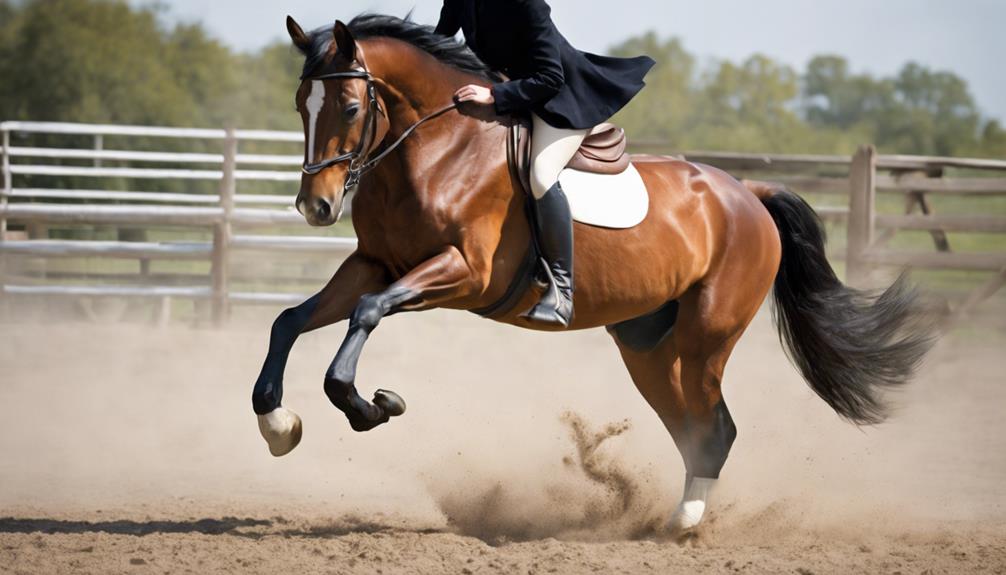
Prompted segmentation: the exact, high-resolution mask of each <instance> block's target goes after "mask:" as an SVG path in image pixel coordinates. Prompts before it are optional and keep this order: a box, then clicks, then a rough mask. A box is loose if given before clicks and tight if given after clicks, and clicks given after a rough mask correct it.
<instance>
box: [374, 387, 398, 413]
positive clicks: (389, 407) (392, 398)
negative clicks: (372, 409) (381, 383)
mask: <svg viewBox="0 0 1006 575" xmlns="http://www.w3.org/2000/svg"><path fill="white" fill-rule="evenodd" d="M374 405H377V406H378V407H380V408H381V409H383V410H384V413H387V414H388V415H389V416H391V417H398V416H399V415H401V414H403V413H405V400H404V399H402V396H400V395H398V394H397V393H395V392H394V391H388V390H386V389H378V390H377V392H375V393H374Z"/></svg>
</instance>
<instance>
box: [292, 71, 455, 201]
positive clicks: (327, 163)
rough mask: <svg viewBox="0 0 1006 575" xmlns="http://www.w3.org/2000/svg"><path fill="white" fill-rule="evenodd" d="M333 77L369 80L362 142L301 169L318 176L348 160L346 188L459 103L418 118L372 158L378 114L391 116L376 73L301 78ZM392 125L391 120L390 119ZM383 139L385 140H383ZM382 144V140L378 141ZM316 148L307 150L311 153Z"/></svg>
mask: <svg viewBox="0 0 1006 575" xmlns="http://www.w3.org/2000/svg"><path fill="white" fill-rule="evenodd" d="M330 79H358V80H366V81H367V115H366V117H365V118H364V120H363V122H364V124H363V132H362V133H361V136H360V141H359V142H357V144H356V147H355V148H353V150H352V151H349V152H346V153H345V154H340V155H338V156H334V157H332V158H327V159H325V160H321V161H320V162H316V163H313V164H312V163H310V162H309V161H305V162H304V167H303V168H302V169H303V171H304V173H305V174H308V175H311V176H313V175H316V174H319V173H321V172H322V171H324V170H326V169H328V168H331V167H332V166H334V165H336V164H341V163H343V162H349V170H348V172H347V175H346V183H345V184H344V185H343V188H344V189H345V190H351V189H353V188H355V187H356V186H357V184H359V183H360V178H362V177H363V175H364V174H366V173H367V172H369V171H370V170H373V169H374V168H375V167H377V164H378V163H379V162H380V161H381V160H383V159H384V158H385V157H387V156H388V154H390V153H391V152H393V151H394V150H395V148H397V147H398V146H399V145H400V144H401V143H402V142H404V141H405V139H406V138H408V137H409V136H411V135H412V132H414V131H416V128H418V127H419V126H421V125H422V124H424V123H426V122H428V121H430V120H432V119H434V118H436V117H438V116H440V115H442V114H445V113H447V112H449V111H450V110H453V109H455V108H457V107H458V105H457V104H456V103H451V104H450V105H448V106H444V107H443V108H440V109H439V110H437V111H435V112H433V113H432V114H428V115H426V116H424V117H422V118H420V119H419V121H418V122H416V123H415V124H412V125H411V126H409V127H408V128H407V129H406V130H405V131H404V132H402V135H401V136H399V137H398V139H397V140H395V141H394V142H393V143H392V144H391V145H389V146H386V147H385V148H384V150H382V151H381V152H380V153H379V154H377V155H376V156H374V157H372V158H369V159H368V158H367V156H368V155H369V153H370V151H371V150H367V149H366V148H367V147H369V146H368V143H367V140H371V139H374V138H376V137H377V121H378V114H384V118H385V120H387V119H388V116H387V114H386V113H385V112H384V110H382V109H381V105H380V103H379V102H378V101H377V87H376V81H375V79H374V76H373V75H371V73H370V72H369V71H367V70H366V69H359V70H350V71H348V72H329V73H322V74H318V75H307V74H305V75H304V76H301V80H330ZM389 124H390V120H389ZM382 141H383V140H382ZM376 144H380V142H376ZM312 152H313V150H308V154H309V155H310V154H311V153H312Z"/></svg>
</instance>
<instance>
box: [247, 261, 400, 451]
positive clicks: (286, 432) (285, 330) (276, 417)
mask: <svg viewBox="0 0 1006 575" xmlns="http://www.w3.org/2000/svg"><path fill="white" fill-rule="evenodd" d="M386 276H387V272H386V270H385V268H384V266H382V265H380V264H378V263H376V262H373V261H371V260H369V259H367V258H365V257H363V256H360V255H358V254H353V255H351V256H349V258H347V259H346V261H345V262H343V264H342V265H341V266H340V267H339V270H338V271H337V272H336V273H335V275H334V276H332V279H331V280H330V281H329V282H328V285H326V286H325V287H324V289H322V290H321V291H320V292H319V293H318V294H316V295H314V296H312V297H311V298H310V299H308V300H307V301H305V302H304V303H302V304H300V305H298V306H296V307H292V308H289V309H287V310H284V311H283V312H282V313H281V314H279V317H277V318H276V321H275V322H273V325H272V332H271V335H270V338H269V352H268V353H267V354H266V358H265V362H264V363H263V364H262V371H261V372H260V374H259V377H258V380H256V382H255V389H254V391H252V408H253V409H254V410H255V413H256V414H257V415H258V423H259V431H260V432H261V433H262V437H264V438H265V440H266V443H268V444H269V451H270V452H271V453H272V454H273V455H275V456H277V457H279V456H281V455H286V454H287V453H289V452H290V451H292V450H293V448H294V447H297V444H298V443H299V442H300V438H301V433H302V426H301V421H300V417H298V416H297V414H296V413H294V412H293V411H291V410H289V409H286V408H285V407H282V405H281V402H282V400H283V372H284V371H285V369H286V362H287V358H288V357H289V355H290V350H291V349H292V348H293V344H294V342H295V341H297V337H298V336H300V334H302V333H304V332H307V331H311V330H313V329H318V328H320V327H324V326H326V325H330V324H332V323H335V322H337V321H341V320H344V319H346V318H347V317H349V314H350V312H351V311H352V310H353V308H354V307H355V306H356V304H357V302H358V301H359V299H360V296H361V295H363V294H365V293H369V292H372V291H374V290H375V289H382V288H384V287H386V286H387V285H388V281H387V279H386Z"/></svg>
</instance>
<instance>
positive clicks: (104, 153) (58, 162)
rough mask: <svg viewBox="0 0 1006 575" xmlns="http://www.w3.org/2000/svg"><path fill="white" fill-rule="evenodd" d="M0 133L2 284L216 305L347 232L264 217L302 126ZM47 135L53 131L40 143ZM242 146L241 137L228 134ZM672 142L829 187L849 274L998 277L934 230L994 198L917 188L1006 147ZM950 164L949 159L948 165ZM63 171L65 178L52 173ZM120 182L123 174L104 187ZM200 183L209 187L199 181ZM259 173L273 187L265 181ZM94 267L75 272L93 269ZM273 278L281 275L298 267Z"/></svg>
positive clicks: (259, 295) (276, 206)
mask: <svg viewBox="0 0 1006 575" xmlns="http://www.w3.org/2000/svg"><path fill="white" fill-rule="evenodd" d="M0 136H2V150H0V152H2V163H0V171H2V176H3V179H2V188H0V288H2V292H0V293H2V294H10V295H62V296H74V297H130V298H132V297H137V298H158V299H161V300H162V301H169V300H170V299H172V298H185V299H193V300H199V301H208V302H210V306H211V312H212V316H213V317H214V318H215V320H217V321H223V320H224V319H226V317H227V315H228V311H229V309H230V306H231V305H233V304H245V303H268V304H274V303H287V302H292V301H296V300H297V299H298V298H302V297H303V294H300V293H295V292H293V291H269V290H263V291H248V290H246V289H245V290H242V289H236V288H235V287H233V285H232V284H233V282H235V281H245V280H247V279H248V275H247V271H245V270H242V271H240V273H233V272H232V270H231V265H232V262H231V260H232V256H233V255H234V254H242V253H243V254H252V255H255V256H256V257H259V256H261V257H263V258H269V257H272V258H274V259H276V261H280V262H285V261H286V258H288V257H291V256H292V255H293V254H296V255H297V257H304V256H307V257H310V256H311V255H314V256H315V257H333V256H334V257H343V256H345V255H347V254H349V253H351V252H352V251H353V250H354V249H355V247H356V240H355V239H354V238H340V237H321V236H289V235H286V236H284V235H278V234H276V233H275V229H276V228H283V227H288V226H302V224H303V218H302V217H301V216H300V215H299V214H297V213H296V212H295V211H294V210H293V209H292V207H291V204H292V198H291V197H290V195H289V194H287V193H285V192H286V189H284V188H278V186H284V187H285V188H288V187H289V185H290V184H291V183H292V182H295V181H298V180H299V179H300V174H299V171H298V170H297V169H296V168H297V167H298V166H299V165H300V162H301V160H302V158H301V156H300V152H301V151H302V149H301V146H302V142H303V136H302V135H301V134H300V133H295V132H277V131H268V130H223V129H182V128H164V127H147V126H115V125H89V124H68V123H45V122H3V123H0ZM42 136H44V138H43V137H42ZM60 138H62V140H65V141H59V142H58V143H57V144H55V145H50V144H52V142H53V141H54V140H60ZM81 138H91V143H92V145H91V147H79V145H80V142H81V141H82V140H81ZM106 138H109V141H110V140H111V139H112V138H115V144H116V146H117V149H106V148H105V142H106ZM135 138H143V139H144V140H143V141H144V142H145V146H144V147H150V142H151V141H156V142H160V141H161V139H164V141H172V142H178V141H192V142H198V143H199V145H200V149H201V151H198V152H193V151H178V150H148V149H143V150H139V149H128V148H130V147H131V146H130V145H129V144H127V142H129V143H133V142H132V139H135ZM12 142H16V143H17V145H12ZM173 147H175V148H178V147H179V145H178V144H177V143H176V144H174V145H173ZM242 147H245V149H244V150H241V149H240V148H242ZM248 147H255V148H257V149H253V150H249V149H248ZM284 147H285V148H286V152H283V153H260V152H261V151H262V149H266V148H268V149H269V150H277V149H280V148H284ZM214 148H215V150H214ZM632 149H633V150H634V151H651V150H659V151H661V152H663V151H666V150H667V145H666V143H665V142H647V141H636V142H633V143H632ZM207 150H208V151H207ZM682 155H683V156H684V157H686V158H687V159H689V160H691V161H696V162H702V163H706V164H711V165H715V166H717V167H719V168H722V169H724V170H726V171H729V172H731V173H733V174H734V175H737V176H738V177H746V176H750V177H758V178H761V179H771V180H773V181H778V182H780V183H783V184H785V185H787V186H788V187H790V188H791V189H793V190H795V191H797V192H799V193H802V194H813V195H820V196H821V197H824V198H827V199H828V202H831V201H832V199H833V200H834V203H827V202H826V205H821V204H818V205H816V206H815V209H816V210H817V212H818V213H819V214H820V215H821V217H822V218H823V219H825V220H826V221H829V222H832V223H833V224H835V225H844V226H845V231H846V236H847V244H846V249H845V251H844V252H843V253H840V254H836V255H839V256H841V257H842V258H844V259H845V260H846V264H847V274H848V276H849V278H850V280H851V281H852V282H854V283H855V282H859V281H862V280H863V279H864V278H866V277H867V276H869V274H870V273H871V272H872V271H873V270H874V269H876V268H878V267H889V266H894V267H918V268H927V269H935V270H965V271H982V272H991V273H992V274H993V276H994V277H993V278H992V279H991V280H990V281H989V282H987V283H986V284H984V285H982V286H980V287H979V288H978V289H976V290H974V292H973V293H972V294H971V296H970V297H969V298H967V301H966V303H965V305H964V306H963V307H962V311H963V310H964V309H965V308H967V307H972V306H974V305H977V304H978V303H979V302H980V301H981V300H982V299H985V298H987V297H989V296H990V295H991V294H992V293H994V292H995V291H996V290H997V289H999V288H1000V287H1001V286H1002V285H1003V284H1004V283H1006V253H1003V252H965V253H962V252H955V251H953V250H952V249H951V246H950V243H949V240H948V238H947V235H946V234H947V233H948V232H949V233H956V232H966V233H984V234H1001V233H1006V214H1003V213H974V214H965V215H962V214H935V213H934V210H933V208H932V205H931V204H930V200H929V198H930V196H954V197H961V198H987V197H996V196H1006V175H1004V173H1006V161H1002V160H987V159H973V158H946V157H925V156H904V155H880V154H877V153H876V151H875V150H874V149H873V148H872V147H863V148H861V149H860V150H859V151H858V152H857V153H856V154H855V155H853V156H834V155H799V154H746V153H732V152H690V153H685V154H682ZM949 171H955V173H953V174H952V175H950V176H947V173H948V172H949ZM957 172H959V173H957ZM109 181H114V182H115V184H114V185H111V184H109V183H108V182H109ZM81 182H87V183H81ZM150 182H164V184H162V185H163V186H164V187H162V189H159V190H154V191H141V190H139V189H137V188H143V187H149V183H150ZM179 183H181V185H179ZM67 184H70V187H68V188H64V187H59V186H65V185H67ZM123 185H126V187H127V189H106V188H118V187H122V186H123ZM207 185H209V186H211V187H212V189H211V190H207V188H206V186H207ZM246 186H251V187H250V188H246ZM269 186H272V188H269ZM179 187H181V188H182V189H181V190H179V189H178V188H179ZM239 188H241V190H242V191H240V192H239V191H238V189H239ZM264 188H269V189H272V190H273V191H274V192H276V191H282V192H284V193H263V191H262V190H263V189H264ZM878 195H884V196H885V197H888V196H898V195H900V196H902V197H904V198H905V209H904V213H902V214H890V213H883V214H879V213H878V212H877V200H878ZM9 223H14V224H17V225H19V226H23V227H24V228H25V231H21V232H18V233H10V232H9V230H8V227H9ZM47 226H57V227H70V228H73V227H75V226H76V227H80V226H108V227H111V228H115V229H117V230H118V229H122V230H129V229H135V228H144V229H146V228H154V229H161V228H166V229H179V230H195V231H199V230H201V232H202V234H203V239H200V240H198V241H195V240H180V241H146V240H139V241H138V240H135V239H133V240H132V241H123V240H121V239H120V240H119V241H110V240H81V239H76V238H74V239H60V238H53V237H49V236H48V234H47V233H46V232H45V228H46V227H47ZM899 231H922V232H928V233H930V234H931V235H932V237H933V245H934V247H935V251H908V250H904V249H890V248H887V247H886V245H887V243H888V242H889V241H890V239H891V237H892V236H893V234H895V233H897V232H899ZM263 232H264V233H263ZM15 258H34V259H36V260H38V261H41V262H43V263H44V262H47V261H49V260H52V261H57V260H68V259H73V258H107V259H110V260H112V259H114V260H136V261H138V262H140V276H141V279H143V278H146V279H147V280H150V281H154V280H157V281H161V282H163V283H164V284H165V285H148V284H142V285H119V284H115V285H112V284H107V283H97V284H94V283H91V284H88V285H68V284H65V283H58V282H59V281H61V280H65V279H67V278H71V279H72V278H74V277H76V276H74V274H73V273H72V272H65V271H49V272H46V271H44V270H43V271H41V272H35V273H34V275H33V276H31V277H30V278H28V279H30V280H31V281H20V283H19V282H18V281H13V280H19V279H25V278H24V277H23V276H22V277H20V278H19V277H18V276H15V275H13V274H12V273H11V268H10V265H9V263H10V262H11V261H13V260H14V259H15ZM152 261H179V262H186V261H188V262H209V263H210V271H209V274H208V277H206V278H205V282H204V283H202V284H200V285H166V284H168V283H171V282H176V281H192V279H193V278H198V277H200V276H199V274H193V273H175V274H173V275H164V274H151V273H150V262H152ZM204 265H205V264H204ZM44 267H45V266H43V268H44ZM94 275H95V274H90V276H88V277H86V278H84V280H88V279H90V280H91V281H92V282H93V276H94ZM127 275H128V274H127ZM112 276H114V277H123V276H122V274H111V275H110V277H112ZM169 280H170V281H169ZM287 281H288V283H292V282H294V281H296V278H287ZM261 283H263V284H269V285H282V284H283V278H276V277H263V278H262V282H261ZM287 287H290V289H299V288H300V286H296V288H295V287H291V286H287Z"/></svg>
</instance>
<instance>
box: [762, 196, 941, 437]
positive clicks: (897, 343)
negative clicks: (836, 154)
mask: <svg viewBox="0 0 1006 575" xmlns="http://www.w3.org/2000/svg"><path fill="white" fill-rule="evenodd" d="M762 202H763V203H764V204H765V207H766V208H768V211H769V213H770V214H772V218H773V219H774V220H775V224H776V226H777V227H778V228H779V236H780V238H781V239H782V263H781V264H780V266H779V273H778V274H777V275H776V278H775V306H774V312H775V322H776V327H777V328H778V329H779V339H780V340H781V341H782V343H783V347H784V348H785V349H786V353H787V355H789V357H790V360H791V361H792V362H793V363H794V364H795V365H796V367H797V368H798V369H799V370H800V373H801V374H803V377H804V379H805V380H807V383H809V384H810V387H811V388H812V389H813V390H814V391H815V392H816V393H817V394H818V395H819V396H821V399H823V400H825V401H826V402H828V405H830V406H831V407H832V408H833V409H834V410H835V411H836V412H838V414H839V415H841V416H842V417H844V418H846V419H848V420H850V421H852V422H854V423H857V424H874V423H880V422H881V421H883V420H884V419H885V417H886V415H887V409H886V406H885V404H884V402H883V400H882V398H881V397H880V393H879V392H880V391H882V390H883V389H885V388H893V387H897V386H900V385H902V384H904V383H906V382H907V381H908V380H909V379H911V377H912V375H913V373H914V372H915V369H916V368H917V367H918V365H919V363H920V362H921V360H922V357H923V356H924V355H925V353H926V352H927V351H928V350H929V348H930V347H931V346H932V344H933V343H934V341H935V338H934V336H933V331H932V329H931V328H928V327H926V326H925V325H923V324H921V323H919V324H918V325H915V321H914V320H915V319H916V318H918V317H920V316H919V315H917V314H916V312H917V311H918V309H917V305H916V301H917V295H916V293H915V292H914V291H913V290H911V289H910V288H908V287H907V286H906V283H905V281H904V276H902V277H901V278H899V279H898V281H896V282H895V283H894V285H892V286H891V287H889V288H888V289H887V290H886V291H884V292H883V293H870V292H862V291H858V290H854V289H851V288H849V287H846V286H845V285H843V284H842V282H841V281H840V280H839V279H838V277H837V276H836V275H835V272H834V271H833V270H832V269H831V265H830V264H829V263H828V260H827V259H826V258H825V253H824V241H825V234H824V228H823V226H822V225H821V222H820V220H819V219H818V216H817V214H816V213H815V212H814V210H813V209H812V208H811V207H810V206H809V205H808V204H807V202H805V201H804V200H803V199H802V198H801V197H800V196H798V195H796V194H794V193H792V192H790V191H786V190H782V191H778V192H776V193H775V194H773V195H771V196H768V197H764V196H763V197H762Z"/></svg>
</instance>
